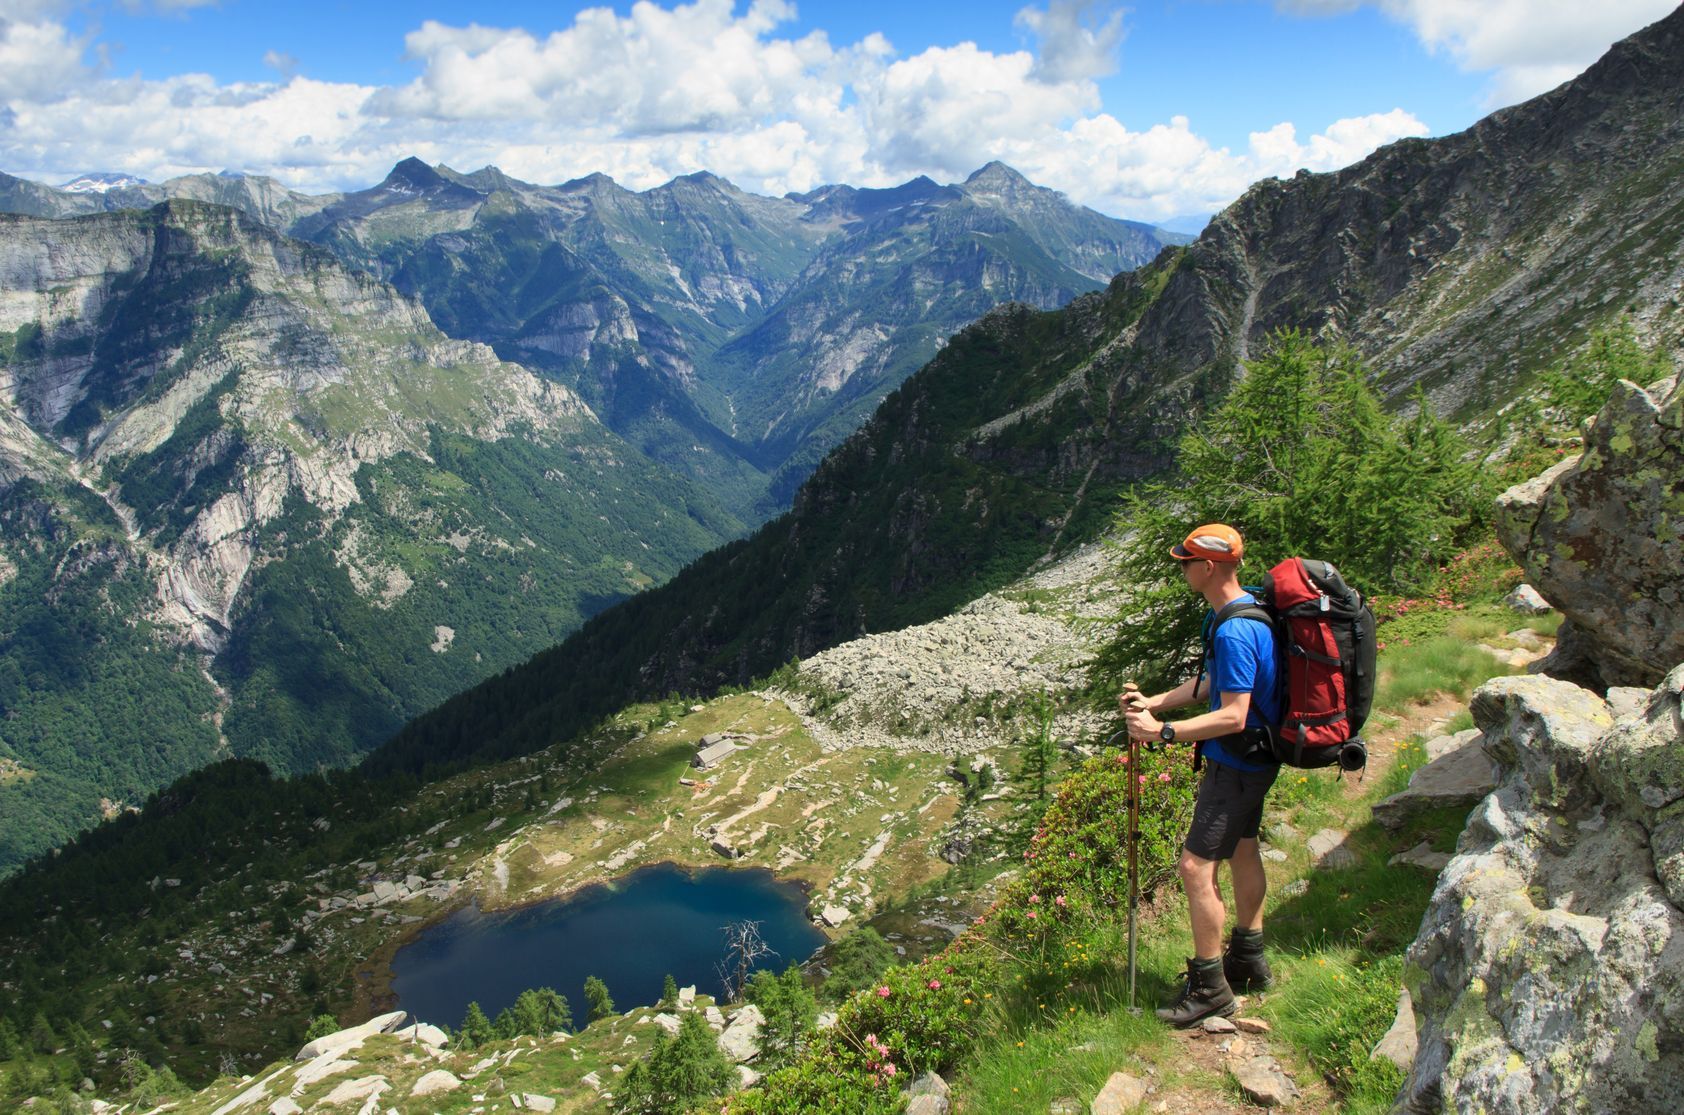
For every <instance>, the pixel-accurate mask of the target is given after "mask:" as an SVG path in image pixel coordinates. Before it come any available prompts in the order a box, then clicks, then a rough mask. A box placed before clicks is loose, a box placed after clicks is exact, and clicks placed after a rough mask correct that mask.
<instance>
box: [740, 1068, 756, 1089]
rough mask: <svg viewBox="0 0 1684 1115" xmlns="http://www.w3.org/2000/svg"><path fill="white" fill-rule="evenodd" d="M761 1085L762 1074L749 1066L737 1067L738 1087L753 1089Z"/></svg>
mask: <svg viewBox="0 0 1684 1115" xmlns="http://www.w3.org/2000/svg"><path fill="white" fill-rule="evenodd" d="M758 1083H760V1074H759V1073H758V1072H755V1071H754V1070H753V1069H751V1068H749V1067H748V1066H747V1065H738V1066H737V1087H739V1088H752V1087H754V1086H755V1085H756V1084H758Z"/></svg>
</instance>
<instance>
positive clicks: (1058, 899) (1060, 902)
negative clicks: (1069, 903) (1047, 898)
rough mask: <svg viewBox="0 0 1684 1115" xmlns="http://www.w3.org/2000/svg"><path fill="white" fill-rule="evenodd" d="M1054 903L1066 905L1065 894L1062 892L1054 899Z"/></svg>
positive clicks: (1055, 904)
mask: <svg viewBox="0 0 1684 1115" xmlns="http://www.w3.org/2000/svg"><path fill="white" fill-rule="evenodd" d="M1053 905H1054V906H1063V905H1064V896H1063V895H1062V894H1061V895H1059V896H1058V897H1057V898H1055V899H1053Z"/></svg>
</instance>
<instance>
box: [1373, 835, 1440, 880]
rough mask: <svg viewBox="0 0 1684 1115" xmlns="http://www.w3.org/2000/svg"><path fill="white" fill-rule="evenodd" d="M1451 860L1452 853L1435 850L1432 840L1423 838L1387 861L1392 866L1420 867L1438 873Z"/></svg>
mask: <svg viewBox="0 0 1684 1115" xmlns="http://www.w3.org/2000/svg"><path fill="white" fill-rule="evenodd" d="M1449 862H1450V853H1448V852H1435V851H1433V846H1432V844H1431V843H1430V842H1428V841H1426V840H1423V841H1421V843H1419V844H1417V845H1415V847H1413V848H1411V849H1409V850H1408V851H1406V852H1399V853H1398V854H1397V855H1395V856H1393V857H1392V858H1391V859H1389V860H1387V861H1386V863H1387V865H1388V866H1391V867H1399V866H1403V867H1419V868H1422V869H1424V870H1427V871H1431V872H1433V873H1434V874H1437V873H1438V872H1440V871H1443V870H1444V865H1445V864H1447V863H1449Z"/></svg>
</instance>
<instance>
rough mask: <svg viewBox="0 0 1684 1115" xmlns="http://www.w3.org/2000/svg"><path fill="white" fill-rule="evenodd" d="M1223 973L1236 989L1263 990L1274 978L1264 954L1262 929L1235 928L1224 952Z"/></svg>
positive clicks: (1231, 986)
mask: <svg viewBox="0 0 1684 1115" xmlns="http://www.w3.org/2000/svg"><path fill="white" fill-rule="evenodd" d="M1222 974H1223V975H1225V976H1227V977H1228V986H1229V987H1230V988H1232V989H1233V990H1235V991H1241V992H1244V991H1262V990H1263V989H1264V988H1266V987H1268V986H1269V983H1270V981H1271V980H1273V979H1274V973H1272V972H1271V971H1269V961H1268V960H1267V959H1266V958H1265V957H1264V955H1263V931H1262V930H1261V929H1235V930H1234V931H1233V933H1232V934H1230V935H1229V937H1228V947H1227V948H1226V949H1224V950H1223V952H1222Z"/></svg>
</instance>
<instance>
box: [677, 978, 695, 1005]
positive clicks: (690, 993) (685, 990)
mask: <svg viewBox="0 0 1684 1115" xmlns="http://www.w3.org/2000/svg"><path fill="white" fill-rule="evenodd" d="M678 1005H679V1006H681V1007H684V1008H686V1009H689V1008H690V1007H693V1006H695V1005H696V985H695V984H693V983H692V984H690V985H689V986H688V987H681V988H679V989H678Z"/></svg>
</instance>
